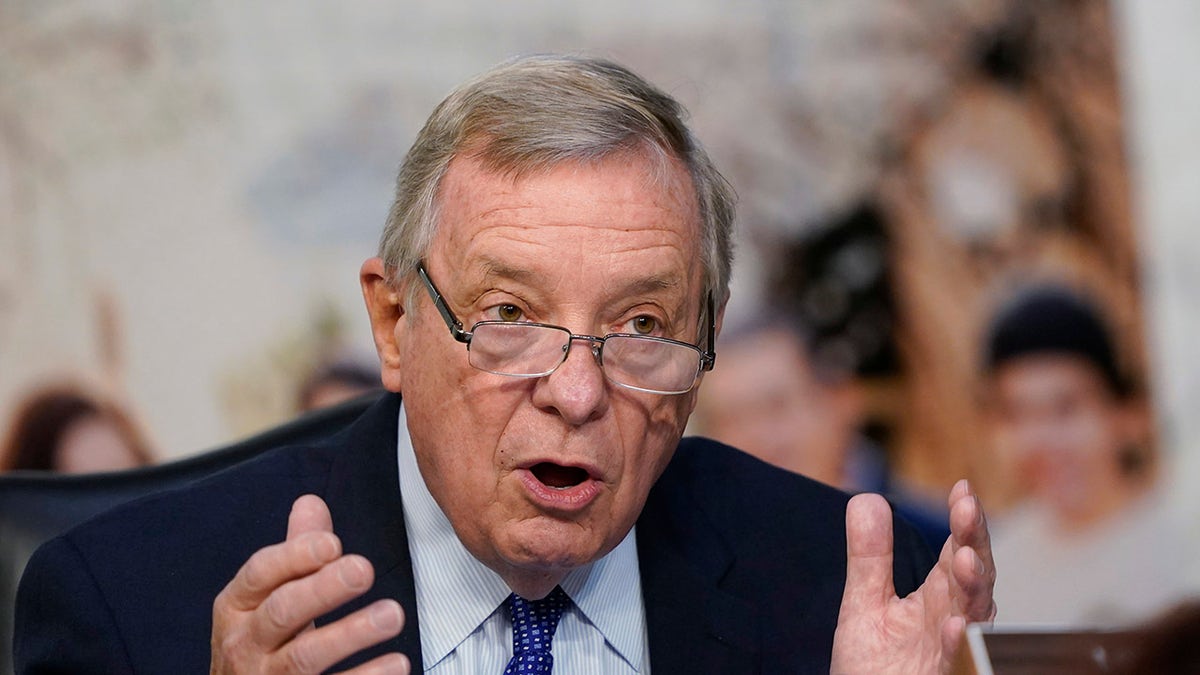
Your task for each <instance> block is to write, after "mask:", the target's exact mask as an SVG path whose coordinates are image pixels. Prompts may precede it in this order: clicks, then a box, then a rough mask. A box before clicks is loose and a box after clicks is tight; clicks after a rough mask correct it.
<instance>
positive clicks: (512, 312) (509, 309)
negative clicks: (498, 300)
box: [496, 305, 524, 321]
mask: <svg viewBox="0 0 1200 675" xmlns="http://www.w3.org/2000/svg"><path fill="white" fill-rule="evenodd" d="M496 316H497V317H498V318H499V319H500V320H501V321H520V320H521V317H522V316H524V312H522V311H521V308H520V307H517V306H516V305H500V306H498V307H496Z"/></svg>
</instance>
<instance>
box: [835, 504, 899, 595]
mask: <svg viewBox="0 0 1200 675" xmlns="http://www.w3.org/2000/svg"><path fill="white" fill-rule="evenodd" d="M895 595H896V588H895V585H894V584H893V581H892V509H891V507H890V506H888V503H887V501H886V500H885V499H884V498H883V497H880V496H879V495H876V494H861V495H855V496H854V497H852V498H851V499H850V503H849V504H847V505H846V589H845V591H844V592H843V593H842V609H841V613H842V614H843V615H845V614H848V613H859V612H863V611H869V610H872V609H877V608H880V607H882V606H883V604H884V603H886V602H887V601H888V600H891V599H892V598H893V597H895Z"/></svg>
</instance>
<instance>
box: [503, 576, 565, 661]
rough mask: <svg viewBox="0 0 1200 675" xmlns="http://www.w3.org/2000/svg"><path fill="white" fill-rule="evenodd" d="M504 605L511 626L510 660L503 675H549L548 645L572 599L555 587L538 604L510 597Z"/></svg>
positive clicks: (537, 601) (534, 601) (514, 596)
mask: <svg viewBox="0 0 1200 675" xmlns="http://www.w3.org/2000/svg"><path fill="white" fill-rule="evenodd" d="M505 602H506V604H507V605H508V611H509V614H510V615H511V616H512V626H513V659H512V661H511V662H510V663H509V668H508V669H507V670H505V672H506V673H543V672H545V673H549V672H550V667H551V664H552V663H553V661H552V660H551V658H550V641H551V640H552V639H553V638H554V631H555V630H556V629H557V628H558V620H559V619H561V618H562V614H563V611H564V610H566V608H567V605H569V604H570V603H571V599H570V598H568V597H567V594H566V593H564V592H563V590H562V588H560V587H558V586H555V587H554V590H553V591H550V594H549V595H547V596H546V597H544V598H542V599H541V600H526V599H525V598H522V597H521V596H519V595H517V594H516V593H513V594H512V595H509V596H508V600H506V601H505Z"/></svg>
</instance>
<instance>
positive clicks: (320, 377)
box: [296, 359, 383, 413]
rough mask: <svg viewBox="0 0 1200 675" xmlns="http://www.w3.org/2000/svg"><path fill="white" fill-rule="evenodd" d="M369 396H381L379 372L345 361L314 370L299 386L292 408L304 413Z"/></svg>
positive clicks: (365, 365) (334, 362) (369, 367)
mask: <svg viewBox="0 0 1200 675" xmlns="http://www.w3.org/2000/svg"><path fill="white" fill-rule="evenodd" d="M372 392H375V393H381V392H383V383H382V382H380V380H379V368H377V367H372V366H371V365H369V364H366V363H360V362H358V361H353V360H349V359H344V360H337V361H331V362H329V363H325V364H321V365H319V366H317V367H316V368H314V369H313V371H312V373H311V374H310V375H309V376H308V378H306V379H305V380H304V382H303V383H302V384H301V385H300V391H299V392H298V394H297V396H296V408H297V410H298V411H299V412H301V413H305V412H309V411H311V410H318V409H320V408H327V407H330V406H334V405H337V404H339V403H344V402H346V401H349V400H350V399H353V398H357V397H359V396H364V395H366V394H369V393H372Z"/></svg>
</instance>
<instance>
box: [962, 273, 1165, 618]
mask: <svg viewBox="0 0 1200 675" xmlns="http://www.w3.org/2000/svg"><path fill="white" fill-rule="evenodd" d="M984 360H985V368H984V394H983V403H984V410H985V419H986V420H987V424H988V428H989V430H990V434H991V437H992V440H993V447H994V448H995V449H996V451H997V453H998V455H999V459H1000V461H1001V462H1002V463H1003V464H1006V465H1008V466H1010V467H1011V473H1010V475H1012V476H1015V477H1016V480H1017V482H1018V485H1017V492H1018V494H1022V495H1023V499H1022V500H1021V501H1019V502H1018V503H1017V505H1016V506H1015V507H1014V508H1013V509H1012V510H1011V511H1009V512H1008V513H1007V514H1006V515H1005V516H1004V517H1001V518H996V519H995V522H994V523H993V526H994V537H993V547H994V550H995V556H996V560H997V563H998V565H1000V566H1001V569H1003V570H1004V574H1003V576H1002V578H1001V579H999V580H998V581H997V584H996V604H997V606H998V607H1000V608H1001V609H1000V616H999V618H1000V619H1001V620H1002V621H1004V622H1006V623H1064V624H1076V625H1113V624H1116V623H1122V622H1126V621H1131V620H1135V619H1142V618H1145V617H1146V616H1148V615H1150V614H1152V613H1153V612H1155V611H1158V610H1160V609H1161V608H1162V607H1164V606H1165V605H1167V604H1169V603H1171V602H1174V601H1177V600H1178V599H1179V596H1180V595H1183V594H1184V593H1185V592H1186V590H1187V589H1186V588H1185V585H1184V582H1183V579H1184V577H1183V573H1184V569H1183V568H1184V566H1185V563H1184V555H1185V553H1186V547H1185V537H1184V530H1183V528H1182V527H1180V526H1179V524H1178V523H1177V522H1176V521H1175V518H1174V516H1173V515H1172V512H1171V511H1170V509H1168V508H1167V507H1166V505H1165V503H1164V501H1163V499H1162V498H1161V496H1160V494H1159V491H1158V490H1157V489H1156V488H1155V474H1156V471H1155V465H1156V462H1155V456H1154V453H1153V451H1152V447H1151V444H1150V440H1151V439H1150V434H1149V428H1148V425H1147V413H1146V410H1145V407H1144V402H1143V401H1142V397H1141V395H1140V394H1139V393H1138V389H1137V388H1136V387H1135V386H1134V385H1133V384H1132V383H1131V382H1130V381H1129V379H1128V378H1127V377H1126V376H1125V374H1124V372H1123V371H1122V369H1121V367H1120V365H1119V364H1120V362H1119V359H1118V356H1117V352H1116V351H1115V349H1114V346H1113V338H1112V334H1111V332H1110V329H1109V327H1108V324H1107V322H1106V320H1105V318H1104V316H1103V315H1102V314H1101V311H1100V309H1099V307H1098V306H1097V305H1096V304H1094V303H1093V302H1092V301H1091V300H1089V299H1088V298H1087V296H1085V295H1083V294H1080V293H1078V292H1075V291H1073V290H1069V289H1068V288H1066V287H1064V286H1058V285H1053V284H1044V285H1036V286H1029V287H1026V288H1023V289H1021V290H1020V291H1019V292H1017V293H1016V294H1015V295H1014V296H1013V297H1012V298H1011V299H1010V300H1009V301H1008V302H1007V303H1006V304H1004V305H1002V306H1001V307H1000V309H999V311H998V312H997V313H996V315H995V317H994V319H993V321H992V322H991V324H990V327H989V329H988V332H987V336H986V354H985V359H984ZM1052 570H1070V573H1069V574H1068V575H1061V574H1051V573H1049V572H1050V571H1052Z"/></svg>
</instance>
